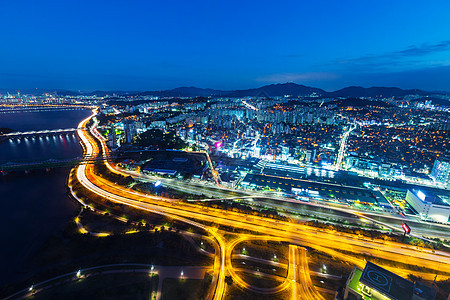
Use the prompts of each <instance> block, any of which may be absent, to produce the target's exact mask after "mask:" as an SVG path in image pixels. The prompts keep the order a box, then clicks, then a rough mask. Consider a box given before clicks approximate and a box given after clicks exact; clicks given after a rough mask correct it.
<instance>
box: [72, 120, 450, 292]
mask: <svg viewBox="0 0 450 300" xmlns="http://www.w3.org/2000/svg"><path fill="white" fill-rule="evenodd" d="M92 117H93V116H91V117H89V118H87V119H85V120H83V121H82V122H80V124H79V126H78V128H79V130H78V131H77V132H78V134H79V136H80V139H81V141H82V144H83V148H84V155H85V156H90V157H94V156H96V155H104V156H105V157H106V156H107V155H108V149H107V148H106V144H105V141H104V140H103V139H102V138H101V136H100V135H99V134H98V132H97V131H96V129H95V125H96V124H94V126H93V127H94V128H93V129H90V130H83V129H82V128H84V127H86V124H87V123H88V122H89V121H90V120H91V118H92ZM96 140H97V141H99V142H100V143H101V149H99V147H98V143H97V141H96ZM105 164H106V166H107V167H108V169H109V170H110V171H111V172H114V173H119V174H122V175H125V176H128V175H130V174H129V173H126V172H125V171H123V170H120V169H117V168H116V167H115V166H113V165H111V164H110V163H109V162H107V161H106V162H105ZM133 176H134V177H138V176H142V175H140V174H133ZM76 178H77V180H78V181H79V182H80V183H81V184H82V185H83V186H84V188H86V189H87V190H89V191H90V192H92V193H95V194H97V195H100V196H102V197H103V198H105V199H108V200H109V201H113V202H116V203H121V204H123V205H128V206H130V207H134V208H136V209H139V210H142V211H146V212H149V213H156V214H160V215H164V216H167V217H169V218H171V219H175V220H178V221H181V222H185V223H187V224H190V225H191V226H194V227H197V228H201V229H203V230H204V231H205V232H207V233H208V234H209V235H210V236H211V237H212V238H213V239H214V240H215V241H216V244H217V246H218V253H217V254H218V255H216V258H215V263H214V273H215V276H214V279H215V280H214V281H213V284H214V285H215V289H214V292H213V293H211V295H210V296H211V298H213V299H222V298H223V297H224V295H226V290H227V286H226V285H225V276H226V275H230V276H231V277H232V278H233V281H234V282H236V283H237V284H238V285H239V286H240V287H241V288H243V289H247V290H249V291H252V292H255V293H277V292H280V291H283V290H285V289H290V292H291V295H292V297H295V296H297V297H301V298H302V299H320V298H321V297H322V296H321V295H320V293H319V292H318V291H317V290H316V289H315V287H314V285H313V284H312V282H311V279H310V277H309V269H308V263H307V257H306V252H305V250H304V247H311V248H314V249H316V250H318V251H322V252H324V253H327V254H329V255H332V256H333V257H337V258H339V259H342V260H344V261H348V262H350V263H353V264H355V265H358V266H359V267H363V266H364V264H365V261H364V260H363V259H362V258H358V257H357V256H352V255H350V253H355V254H360V253H363V254H367V255H370V256H373V257H376V258H380V259H386V260H393V261H402V262H404V263H405V264H409V265H415V266H418V267H419V268H426V272H417V271H415V272H413V271H410V270H407V269H402V268H399V267H393V266H389V265H384V266H383V267H385V268H387V269H389V270H391V271H393V272H395V273H397V274H399V275H400V276H407V275H408V274H409V273H411V274H414V275H418V276H420V277H422V278H424V279H430V280H432V279H434V277H435V271H439V272H441V273H447V275H448V274H450V254H449V253H447V252H442V251H431V250H430V249H419V248H417V247H413V246H407V245H405V244H400V243H396V242H390V241H382V240H371V239H368V238H361V237H358V236H356V235H353V234H345V233H340V232H332V231H328V230H322V229H319V228H315V227H311V226H306V225H302V224H298V223H295V222H288V221H280V220H274V219H270V218H264V217H260V216H255V215H251V216H250V215H245V214H242V213H238V212H233V211H224V210H220V209H215V208H210V207H205V206H199V205H197V204H196V203H186V202H182V201H179V200H177V199H170V198H163V197H159V196H154V195H148V194H144V193H141V192H137V191H133V190H131V189H128V188H126V187H123V186H119V185H116V184H115V183H114V182H110V181H108V180H106V179H104V178H102V177H100V176H98V175H97V174H95V172H94V166H93V165H92V164H82V165H79V166H78V167H77V170H76ZM148 180H150V179H148ZM164 184H168V185H169V184H170V185H171V186H174V185H176V182H174V181H168V180H166V181H164ZM202 187H203V188H205V186H199V185H197V184H193V185H190V186H186V185H184V187H183V188H184V189H185V190H186V191H188V189H194V190H197V191H198V189H200V188H202ZM206 189H209V190H211V186H208V187H206ZM213 192H214V190H213ZM233 192H236V191H233ZM215 193H216V194H215V195H214V196H216V197H221V198H224V197H225V196H228V197H229V195H230V194H229V193H228V192H227V190H220V191H217V190H215ZM245 195H247V196H252V194H249V193H242V196H245ZM253 195H254V194H253ZM361 217H363V218H365V219H367V217H366V216H361ZM369 220H370V218H369ZM219 226H220V228H219ZM224 226H225V227H224ZM226 227H229V228H238V229H240V230H247V231H248V232H251V234H250V233H249V234H240V235H239V237H237V238H235V239H232V240H227V239H226V238H225V237H224V234H225V233H226V231H225V230H224V229H223V228H226ZM245 240H272V241H285V242H289V243H290V244H291V246H290V247H289V268H288V276H287V277H286V280H285V281H283V283H282V284H280V285H279V286H278V287H277V288H274V289H272V290H270V289H269V290H264V289H262V290H261V289H258V288H256V287H254V286H252V285H249V284H247V283H246V282H245V281H244V280H243V279H242V278H241V277H240V275H239V273H238V272H236V270H234V266H233V264H232V255H233V250H234V249H235V247H236V246H237V245H238V244H239V243H240V242H242V241H245ZM298 246H300V247H298ZM341 251H345V253H346V254H343V253H342V252H341ZM438 277H439V276H438ZM441 277H442V276H441Z"/></svg>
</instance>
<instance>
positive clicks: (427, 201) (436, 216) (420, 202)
mask: <svg viewBox="0 0 450 300" xmlns="http://www.w3.org/2000/svg"><path fill="white" fill-rule="evenodd" d="M406 202H408V204H409V205H411V207H412V208H413V209H414V210H415V211H416V212H417V213H418V214H419V215H420V216H421V217H423V218H426V219H431V220H434V221H438V222H443V223H445V222H449V221H450V204H449V203H447V202H446V201H444V200H442V199H441V198H439V197H438V196H435V195H432V194H431V193H428V192H423V191H420V190H414V189H412V190H408V192H407V193H406Z"/></svg>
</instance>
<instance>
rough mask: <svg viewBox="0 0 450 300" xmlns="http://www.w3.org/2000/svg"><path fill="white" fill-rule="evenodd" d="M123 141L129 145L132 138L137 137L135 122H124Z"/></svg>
mask: <svg viewBox="0 0 450 300" xmlns="http://www.w3.org/2000/svg"><path fill="white" fill-rule="evenodd" d="M124 127H125V141H126V142H127V143H131V142H132V141H133V138H134V137H135V136H136V135H137V127H136V122H134V121H129V122H125V124H124Z"/></svg>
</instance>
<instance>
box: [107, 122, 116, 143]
mask: <svg viewBox="0 0 450 300" xmlns="http://www.w3.org/2000/svg"><path fill="white" fill-rule="evenodd" d="M108 143H109V147H111V148H116V147H117V135H116V129H115V128H114V126H111V128H110V129H109V133H108Z"/></svg>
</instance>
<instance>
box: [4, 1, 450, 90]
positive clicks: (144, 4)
mask: <svg viewBox="0 0 450 300" xmlns="http://www.w3.org/2000/svg"><path fill="white" fill-rule="evenodd" d="M0 28H1V29H0V40H1V43H0V88H14V89H28V88H45V89H71V90H85V91H89V90H160V89H170V88H175V87H178V86H197V87H203V88H207V87H208V88H216V89H241V88H252V87H258V86H262V85H265V84H269V83H284V82H289V81H293V82H295V83H299V84H305V85H311V86H315V87H319V88H323V89H325V90H335V89H339V88H343V87H345V86H349V85H362V86H365V87H369V86H381V85H383V86H398V87H401V88H420V89H425V90H447V91H449V90H450V1H448V0H442V1H439V0H436V1H423V0H405V1H403V0H395V1H392V0H389V1H385V0H377V1H368V0H367V1H366V0H355V1H345V0H341V1H336V0H330V1H325V0H317V1H301V0H296V1H273V0H272V1H262V0H260V1H246V0H240V1H234V0H221V1H218V0H209V1H195V0H184V1H170V0H158V1H151V0H142V1H135V0H127V1H125V0H121V1H116V0H105V1H100V0H89V1H87V0H86V1H85V0H74V1H69V0H58V1H47V0H39V1H36V0H29V1H23V0H11V1H6V0H2V1H0Z"/></svg>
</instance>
